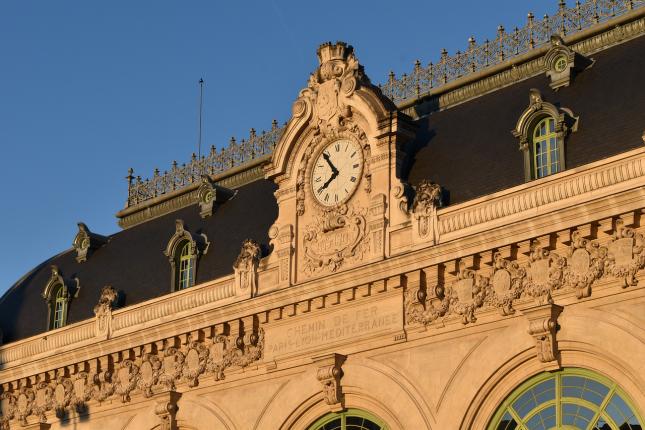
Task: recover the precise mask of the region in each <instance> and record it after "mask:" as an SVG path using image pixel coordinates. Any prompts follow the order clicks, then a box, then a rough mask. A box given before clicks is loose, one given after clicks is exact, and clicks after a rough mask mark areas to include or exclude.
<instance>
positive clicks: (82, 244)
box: [72, 222, 109, 263]
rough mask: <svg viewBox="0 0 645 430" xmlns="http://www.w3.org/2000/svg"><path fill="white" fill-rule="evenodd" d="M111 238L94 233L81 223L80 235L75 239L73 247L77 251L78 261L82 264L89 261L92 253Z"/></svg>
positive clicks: (79, 225) (79, 226)
mask: <svg viewBox="0 0 645 430" xmlns="http://www.w3.org/2000/svg"><path fill="white" fill-rule="evenodd" d="M108 240H109V238H107V237H105V236H101V235H99V234H96V233H92V232H91V231H90V229H89V228H87V226H86V225H85V224H84V223H82V222H79V223H78V233H76V236H75V237H74V241H73V242H72V247H73V248H74V250H75V251H76V261H77V262H78V263H82V262H84V261H86V260H87V258H88V257H89V256H90V254H91V252H92V251H94V250H96V249H98V248H100V247H101V246H103V245H105V244H106V243H107V242H108Z"/></svg>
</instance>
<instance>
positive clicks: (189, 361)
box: [0, 293, 264, 430]
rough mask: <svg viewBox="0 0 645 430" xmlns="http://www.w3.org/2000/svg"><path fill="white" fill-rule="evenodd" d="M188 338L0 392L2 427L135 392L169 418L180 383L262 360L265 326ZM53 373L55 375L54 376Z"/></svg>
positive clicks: (61, 414) (82, 408)
mask: <svg viewBox="0 0 645 430" xmlns="http://www.w3.org/2000/svg"><path fill="white" fill-rule="evenodd" d="M108 296H110V297H111V294H110V293H106V297H105V300H102V304H106V301H107V300H109V297H108ZM106 305H107V304H106ZM184 338H185V340H186V342H182V343H181V346H178V345H177V342H176V340H175V339H170V340H168V341H166V342H157V343H156V344H155V345H150V346H149V347H148V348H149V349H148V350H149V351H150V352H147V353H144V354H142V355H141V356H139V357H134V356H128V355H127V354H123V357H122V359H121V360H120V361H117V358H118V356H120V355H111V356H109V357H102V358H101V359H99V360H95V361H94V362H91V363H85V364H79V365H78V369H79V370H78V371H77V372H76V373H69V371H68V370H65V369H60V370H57V371H55V372H48V373H47V374H43V377H42V379H40V378H41V377H40V376H39V377H37V380H36V381H35V382H33V383H29V381H27V382H25V384H26V385H22V386H20V387H18V388H14V389H13V390H7V391H4V392H2V393H1V394H0V406H1V410H2V415H0V429H2V430H5V429H9V423H10V422H11V421H13V420H16V421H17V422H18V423H20V424H21V425H23V426H24V425H27V420H28V418H29V417H35V418H36V419H37V420H38V421H39V422H41V423H46V422H47V421H48V420H51V416H52V415H54V414H55V415H56V416H57V417H59V418H62V417H64V416H66V415H68V414H69V413H70V412H71V411H72V410H74V411H76V412H78V413H82V412H84V411H85V410H86V408H87V405H88V403H90V402H103V401H114V400H116V399H118V400H120V401H121V402H123V403H127V402H130V401H131V398H132V396H133V395H135V394H137V395H141V396H143V397H145V398H154V399H156V401H157V405H158V408H156V409H155V413H156V414H157V415H158V416H159V418H160V420H161V422H162V424H164V423H169V422H170V421H171V420H172V419H173V418H174V412H175V411H176V400H177V399H178V396H177V395H173V393H174V390H175V388H176V386H177V385H179V384H186V385H187V386H188V387H195V386H197V385H198V384H199V381H200V379H202V378H204V377H207V376H211V377H213V378H214V379H215V380H217V381H219V380H222V379H224V378H225V371H226V370H227V369H229V368H234V367H239V368H244V367H247V366H249V365H251V364H253V363H255V362H257V361H258V360H260V359H261V358H262V355H263V351H264V331H263V329H262V328H259V329H256V330H249V332H248V333H242V334H224V333H220V334H216V335H214V336H212V337H207V338H205V339H203V340H199V337H198V336H195V337H193V336H191V335H185V336H184ZM88 364H89V365H88ZM50 374H52V375H54V376H52V377H51V378H50V377H49V376H48V375H50ZM173 396H174V397H173ZM169 405H170V406H169ZM173 405H174V406H173ZM30 420H33V419H30ZM162 428H164V427H163V426H162ZM165 428H170V427H165Z"/></svg>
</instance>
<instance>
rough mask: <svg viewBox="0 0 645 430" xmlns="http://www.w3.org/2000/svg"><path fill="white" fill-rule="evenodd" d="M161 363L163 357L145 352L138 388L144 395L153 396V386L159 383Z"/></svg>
mask: <svg viewBox="0 0 645 430" xmlns="http://www.w3.org/2000/svg"><path fill="white" fill-rule="evenodd" d="M161 365H162V363H161V359H160V358H159V357H158V356H157V355H156V354H144V355H143V357H141V366H140V367H139V378H138V380H137V388H138V389H139V390H141V393H142V394H143V396H144V397H152V387H154V386H155V385H157V384H158V383H159V376H160V375H161Z"/></svg>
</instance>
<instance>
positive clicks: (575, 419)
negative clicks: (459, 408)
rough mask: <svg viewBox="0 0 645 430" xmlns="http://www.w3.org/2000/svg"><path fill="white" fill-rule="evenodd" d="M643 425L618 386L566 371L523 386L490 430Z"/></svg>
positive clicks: (636, 428) (623, 429) (616, 429)
mask: <svg viewBox="0 0 645 430" xmlns="http://www.w3.org/2000/svg"><path fill="white" fill-rule="evenodd" d="M642 422H643V421H642V420H641V418H640V417H638V415H637V412H636V410H635V409H634V408H633V407H632V406H630V404H629V401H628V398H627V396H626V395H625V393H624V392H623V391H622V390H621V389H620V387H618V386H617V385H616V384H615V383H614V382H612V381H610V380H608V379H606V378H603V377H601V376H599V375H597V374H595V373H593V372H590V371H585V370H581V369H566V370H564V371H561V372H557V373H543V374H540V375H538V376H536V377H534V378H532V379H531V380H529V381H527V382H526V383H524V384H523V385H521V386H520V387H519V388H518V389H516V390H515V392H513V394H511V395H510V396H509V397H508V399H506V400H505V401H504V403H503V404H502V406H501V407H500V408H499V410H498V411H497V413H496V414H495V417H494V418H493V420H492V421H491V423H490V425H489V426H488V430H560V429H567V430H641V429H642Z"/></svg>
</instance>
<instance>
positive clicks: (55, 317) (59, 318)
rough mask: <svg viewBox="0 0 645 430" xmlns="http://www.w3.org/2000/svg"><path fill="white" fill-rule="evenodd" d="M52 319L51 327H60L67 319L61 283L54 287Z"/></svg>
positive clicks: (65, 298)
mask: <svg viewBox="0 0 645 430" xmlns="http://www.w3.org/2000/svg"><path fill="white" fill-rule="evenodd" d="M51 315H52V321H51V329H52V330H53V329H57V328H61V327H63V326H64V325H65V322H66V321H67V297H65V290H64V288H63V286H62V285H60V286H58V288H57V289H56V294H55V295H54V300H53V301H52V310H51Z"/></svg>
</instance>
